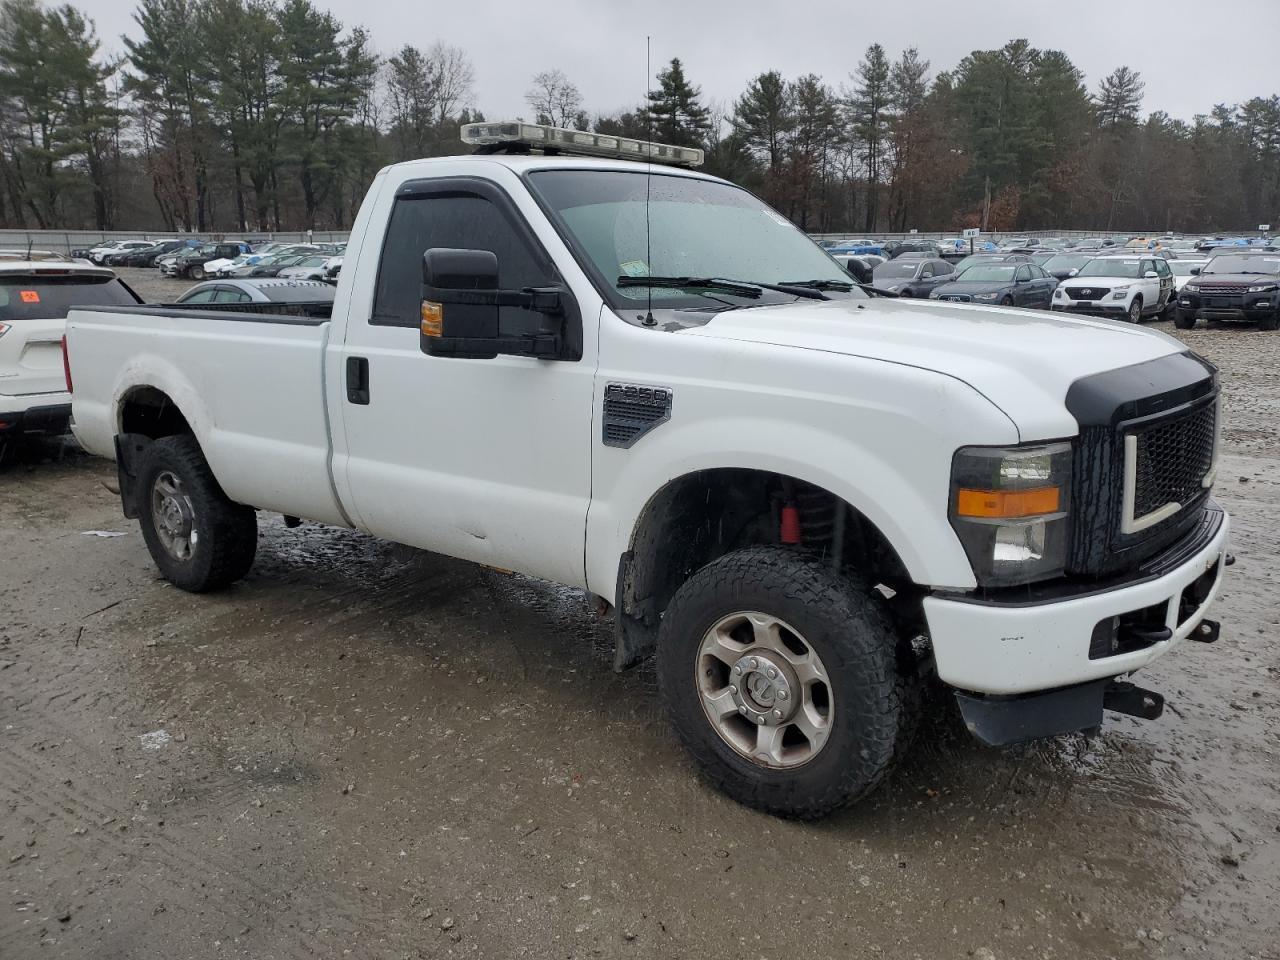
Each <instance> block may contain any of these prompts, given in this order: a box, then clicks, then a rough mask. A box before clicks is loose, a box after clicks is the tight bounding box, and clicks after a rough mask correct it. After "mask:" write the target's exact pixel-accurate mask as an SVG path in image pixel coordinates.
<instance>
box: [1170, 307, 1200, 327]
mask: <svg viewBox="0 0 1280 960" xmlns="http://www.w3.org/2000/svg"><path fill="white" fill-rule="evenodd" d="M1173 325H1174V326H1175V327H1177V328H1178V329H1179V330H1191V329H1192V328H1194V327H1195V325H1196V315H1195V314H1194V313H1190V312H1189V311H1186V310H1179V311H1178V312H1177V313H1175V314H1174V315H1173Z"/></svg>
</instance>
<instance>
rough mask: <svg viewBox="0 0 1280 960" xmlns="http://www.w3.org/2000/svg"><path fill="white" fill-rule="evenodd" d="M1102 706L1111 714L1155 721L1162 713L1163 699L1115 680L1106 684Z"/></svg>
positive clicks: (1148, 691)
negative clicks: (1122, 714) (1121, 714)
mask: <svg viewBox="0 0 1280 960" xmlns="http://www.w3.org/2000/svg"><path fill="white" fill-rule="evenodd" d="M1102 706H1103V707H1104V708H1105V709H1107V710H1110V711H1112V712H1113V713H1124V714H1127V715H1129V716H1131V717H1138V718H1140V719H1142V720H1156V719H1159V717H1160V714H1162V713H1164V697H1162V696H1161V695H1160V694H1158V693H1156V692H1155V691H1154V690H1144V689H1143V688H1142V687H1139V686H1136V685H1135V684H1132V683H1129V682H1128V681H1127V680H1115V681H1113V682H1111V683H1109V684H1107V688H1106V690H1105V691H1103V694H1102Z"/></svg>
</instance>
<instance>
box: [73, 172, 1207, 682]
mask: <svg viewBox="0 0 1280 960" xmlns="http://www.w3.org/2000/svg"><path fill="white" fill-rule="evenodd" d="M551 166H554V167H556V168H571V169H572V168H582V169H595V170H599V169H606V170H607V169H611V168H615V167H616V168H617V169H634V165H631V164H627V163H625V162H621V161H619V162H616V163H615V162H612V161H600V160H587V161H584V160H574V159H571V158H564V157H555V158H523V157H467V158H446V159H439V160H423V161H415V162H411V163H408V164H401V165H398V166H397V167H394V168H389V169H388V170H384V171H382V172H381V173H380V174H379V175H378V177H377V179H376V180H375V181H374V184H373V186H372V188H371V190H370V192H369V195H368V197H367V198H366V200H365V202H364V204H363V205H362V207H361V209H360V212H359V214H358V216H357V219H356V222H355V224H354V227H353V231H352V235H351V241H350V245H349V248H348V249H347V251H346V254H345V267H344V270H343V272H342V275H341V279H340V282H339V287H338V292H337V297H336V300H335V302H334V305H333V314H332V319H331V320H330V322H328V323H327V324H321V325H308V324H290V323H283V322H268V321H267V320H265V319H257V320H255V319H254V318H253V317H240V318H237V319H236V320H234V321H233V320H230V319H227V318H225V317H223V318H220V317H217V316H213V315H209V314H202V313H191V314H189V315H188V314H185V313H184V314H181V315H174V316H166V315H160V314H157V313H151V312H147V313H138V314H128V313H122V312H114V311H112V312H108V311H98V312H93V311H77V312H74V313H73V314H72V315H71V317H70V319H69V320H68V330H69V337H70V355H71V364H72V373H73V377H74V379H75V387H76V390H75V396H74V415H75V432H76V435H77V436H78V437H79V438H80V440H81V442H82V443H83V444H84V445H85V446H86V447H87V448H88V449H89V450H90V451H91V452H94V453H97V454H100V455H103V456H111V455H112V453H113V438H114V437H115V435H116V434H118V433H119V432H121V429H122V422H121V405H122V403H123V402H124V401H125V400H126V399H127V397H128V396H129V394H130V392H131V391H133V390H135V389H137V388H141V387H149V388H153V389H157V390H160V391H163V392H164V393H165V394H166V395H167V396H168V397H170V398H171V399H172V401H173V402H174V403H175V404H176V405H177V406H178V407H179V409H180V410H181V412H182V414H183V415H184V416H185V417H186V419H187V421H188V423H189V424H190V426H191V429H192V431H193V432H194V434H195V436H196V439H197V440H198V441H199V443H200V447H201V449H202V450H203V452H204V454H205V456H206V458H207V459H208V461H209V464H210V466H211V468H212V470H213V473H214V475H215V476H216V478H217V479H218V481H219V483H220V484H221V485H222V487H223V489H224V490H225V491H226V493H227V494H228V495H229V496H230V497H231V498H232V499H233V500H237V501H240V502H242V503H245V504H249V505H252V506H255V507H260V508H264V509H269V510H274V511H279V512H281V513H285V514H290V515H294V516H299V517H303V518H307V519H313V520H319V521H322V522H326V523H334V524H348V523H349V524H350V525H353V526H355V527H358V528H360V529H363V530H366V531H369V532H371V533H373V534H375V535H378V536H381V537H386V538H388V539H392V540H396V541H399V542H403V543H407V544H411V545H413V546H417V547H421V548H424V549H430V550H434V551H437V552H441V553H446V554H450V555H453V556H457V557H461V558H464V559H469V560H475V561H479V562H483V563H489V564H493V565H496V566H500V567H507V568H511V569H515V570H519V571H521V572H524V573H528V574H532V575H536V576H541V577H545V578H548V579H552V580H556V581H558V582H562V583H566V584H570V585H574V586H581V587H585V588H587V589H589V590H591V591H593V592H595V593H597V594H600V595H601V596H604V597H607V598H614V597H615V590H616V586H617V579H618V570H619V560H620V557H621V556H622V554H623V553H625V552H626V551H627V550H628V549H630V547H631V546H632V539H633V537H634V535H635V531H636V528H637V523H638V522H639V519H640V518H641V516H642V515H643V513H644V509H645V506H646V505H647V504H648V503H650V502H651V500H652V499H653V498H654V497H655V495H657V494H658V493H659V492H660V491H662V490H663V488H664V487H665V486H666V485H667V484H669V483H670V482H671V481H673V480H675V479H677V478H679V477H682V476H686V475H689V474H692V473H695V472H698V471H702V470H713V469H721V468H747V469H755V470H763V471H772V472H776V473H779V474H783V475H785V476H788V477H793V478H796V479H798V480H803V481H808V482H810V483H813V484H817V485H819V486H821V487H823V488H825V489H827V490H828V491H830V492H832V493H834V494H836V495H837V496H839V497H841V498H843V499H844V500H846V501H847V502H848V503H850V504H852V505H853V506H854V507H855V508H857V509H858V510H859V511H861V512H862V514H864V515H865V516H866V517H867V518H868V519H869V520H870V521H871V522H872V523H874V524H875V525H876V527H877V528H878V529H879V531H880V532H881V533H882V534H883V535H884V537H885V538H886V539H887V540H888V542H889V544H890V545H891V546H892V547H893V548H894V550H895V551H896V552H897V554H898V556H899V557H900V559H901V560H902V562H903V565H904V566H905V567H906V570H907V573H908V574H909V576H910V578H911V579H912V580H913V581H914V582H915V583H916V584H919V585H921V586H923V587H925V588H933V589H937V588H942V589H944V590H953V591H954V590H968V589H971V588H973V587H974V586H975V585H976V580H975V576H974V572H973V569H972V566H971V564H970V561H969V559H968V557H967V556H966V553H965V551H964V549H963V547H962V545H961V543H960V541H959V539H958V538H957V536H956V534H955V532H954V531H953V529H952V527H951V524H950V521H949V519H948V504H949V484H950V476H951V463H952V458H953V456H954V454H955V451H956V450H957V449H958V448H959V447H962V446H973V445H985V446H1006V445H1012V444H1017V443H1028V442H1033V441H1035V442H1039V441H1049V440H1062V439H1069V438H1071V437H1073V436H1075V435H1076V434H1077V431H1078V426H1077V424H1076V421H1075V420H1074V419H1073V417H1072V416H1071V414H1070V413H1069V412H1068V411H1067V410H1066V408H1065V406H1064V397H1065V395H1066V392H1067V389H1068V388H1069V386H1070V385H1071V384H1072V383H1073V382H1074V381H1075V380H1077V379H1078V378H1080V377H1082V376H1086V375H1089V374H1094V373H1098V372H1101V371H1104V370H1112V369H1117V368H1121V367H1126V366H1131V365H1135V364H1140V363H1142V362H1144V361H1148V360H1152V359H1155V358H1159V357H1163V356H1166V355H1170V354H1174V353H1177V352H1181V351H1182V350H1183V349H1184V348H1183V347H1182V345H1181V344H1179V343H1178V342H1177V341H1175V340H1173V339H1172V338H1169V337H1165V336H1163V335H1160V334H1155V333H1152V332H1150V331H1144V330H1141V329H1138V328H1135V327H1132V326H1126V325H1121V324H1117V323H1113V322H1110V321H1105V320H1093V319H1088V318H1074V317H1073V318H1063V317H1059V316H1051V315H1049V314H1046V313H1039V312H1031V311H1019V310H1005V309H994V308H988V307H983V306H979V305H954V304H942V303H928V302H921V301H917V300H912V301H897V300H891V299H858V300H853V299H851V300H844V301H829V302H815V301H797V302H795V303H788V304H784V305H780V306H759V307H755V308H753V309H743V310H734V311H729V312H725V313H721V314H717V315H715V316H713V317H712V318H711V319H710V320H709V321H708V322H706V323H705V324H704V325H702V326H691V327H686V328H682V329H670V330H667V329H661V328H645V327H641V326H638V325H636V324H634V323H630V322H628V321H627V320H624V319H623V318H622V317H621V316H619V315H618V313H616V312H615V311H614V310H613V309H612V308H611V307H610V306H609V305H608V304H607V303H606V302H605V300H604V299H603V298H602V296H601V294H600V292H598V291H597V289H596V288H595V286H594V285H593V283H592V282H591V280H590V278H589V277H588V275H587V274H586V272H585V271H584V269H583V268H582V266H581V265H580V263H579V262H578V260H577V259H576V258H575V256H574V255H573V253H572V252H571V251H570V250H569V249H568V247H567V246H566V244H565V242H564V241H563V240H562V238H561V237H560V235H559V233H558V232H557V231H556V229H555V227H554V226H553V224H552V223H551V221H550V220H549V219H548V217H547V215H546V214H545V213H544V212H543V211H542V209H541V207H540V206H539V204H538V202H537V201H536V200H535V199H534V198H533V196H532V195H531V194H530V193H529V191H528V189H527V188H526V186H525V184H524V182H523V180H522V179H521V175H522V173H524V172H527V171H528V170H530V169H537V168H539V167H551ZM682 175H687V176H695V177H696V176H699V175H697V174H682ZM459 176H466V177H473V178H480V179H483V180H487V181H489V182H491V183H493V184H496V185H497V186H498V187H499V188H501V189H502V190H503V191H505V192H506V194H507V195H508V196H509V197H510V199H511V200H512V202H513V203H514V205H515V207H516V209H517V210H518V212H519V214H520V216H522V217H523V218H524V219H525V220H526V221H527V223H528V224H529V226H530V228H531V229H532V231H533V233H534V235H535V236H536V238H537V241H538V242H539V243H541V245H542V246H543V248H544V249H545V250H546V252H547V254H548V256H549V257H550V259H551V260H552V261H553V262H554V264H555V265H556V268H557V269H558V271H559V273H560V275H561V278H562V280H563V283H564V285H565V286H567V288H568V289H569V290H570V291H571V292H572V294H573V297H574V299H575V300H576V302H577V304H578V307H579V309H580V314H581V320H582V356H581V359H580V360H577V361H574V362H563V361H550V360H538V359H533V358H531V357H527V356H520V357H517V356H499V357H496V358H493V359H483V360H480V359H476V360H473V359H459V358H452V357H437V356H431V355H427V354H424V353H423V352H422V350H421V348H420V343H419V335H418V331H417V329H415V328H413V327H405V326H382V325H375V324H372V323H370V318H371V313H372V308H373V301H374V292H375V289H376V285H377V278H378V271H379V267H380V257H381V251H382V245H383V240H384V237H385V235H386V231H387V224H388V221H389V216H390V212H391V208H392V205H393V204H394V202H395V192H396V190H397V189H398V188H399V187H400V186H402V185H403V184H404V183H405V182H407V181H409V180H416V179H426V178H432V177H459ZM727 242H731V239H730V241H727ZM351 359H357V360H359V359H367V360H368V361H369V362H370V366H371V368H372V369H373V370H374V371H375V374H376V375H375V376H373V377H372V378H371V383H370V392H371V396H372V397H373V398H374V399H373V400H372V401H371V402H370V403H368V404H364V405H362V404H358V403H352V402H349V400H348V397H347V393H346V387H345V371H346V369H347V361H348V360H351ZM610 383H624V384H625V383H639V384H647V385H654V386H662V387H666V388H668V389H670V390H671V391H672V392H673V406H672V410H673V415H672V417H671V419H670V421H669V422H666V423H664V424H663V425H662V427H661V428H660V429H656V430H654V431H652V432H651V433H649V434H647V435H645V436H644V437H643V439H642V440H641V441H640V442H639V443H638V444H637V445H636V446H634V447H632V448H629V449H622V448H618V447H610V446H605V445H603V444H602V442H601V430H602V410H603V403H604V400H603V397H604V390H605V387H606V386H607V385H608V384H610ZM1225 538H1226V532H1225V527H1224V529H1223V531H1222V533H1221V535H1220V536H1219V537H1218V538H1217V540H1215V542H1214V544H1213V545H1211V547H1210V548H1209V549H1207V550H1206V551H1205V552H1204V554H1203V555H1202V556H1199V557H1197V558H1196V559H1195V562H1194V563H1188V564H1187V565H1186V566H1184V567H1181V568H1179V569H1178V570H1177V571H1174V573H1172V574H1169V575H1168V576H1167V577H1165V578H1164V579H1162V580H1159V581H1155V582H1147V583H1145V584H1143V585H1142V586H1141V587H1137V586H1135V587H1125V588H1121V589H1118V590H1113V591H1110V592H1108V593H1106V594H1105V595H1103V599H1096V598H1087V599H1082V600H1078V601H1069V602H1065V603H1045V604H1041V605H1039V606H1036V607H1029V608H1011V607H990V606H978V605H973V604H967V605H966V604H963V603H959V602H956V601H954V600H948V599H945V598H939V597H936V596H935V597H930V598H928V599H926V600H925V610H926V613H927V617H928V623H929V628H930V632H931V636H932V639H933V642H934V648H935V653H936V657H937V661H938V664H939V668H940V672H941V673H942V677H943V679H944V680H947V681H949V682H952V683H955V684H957V685H959V686H962V687H963V688H965V689H968V690H973V691H979V692H982V691H988V692H991V693H1006V692H1015V691H1019V690H1029V689H1040V688H1044V687H1048V686H1061V685H1063V684H1067V683H1074V682H1078V681H1079V680H1081V679H1087V678H1088V677H1090V676H1093V675H1097V674H1096V671H1097V670H1098V669H1103V670H1105V671H1107V672H1110V671H1111V664H1110V663H1109V662H1108V663H1107V664H1106V665H1105V666H1103V667H1099V666H1097V665H1096V664H1091V663H1090V662H1088V661H1086V662H1085V663H1083V664H1082V663H1080V662H1079V658H1080V652H1079V644H1080V637H1081V633H1080V631H1081V630H1083V631H1084V634H1083V636H1084V637H1085V638H1086V646H1087V637H1088V630H1089V629H1091V627H1092V623H1089V624H1088V627H1087V628H1086V623H1088V620H1089V618H1090V617H1093V618H1094V620H1093V622H1094V623H1096V622H1097V619H1098V618H1099V617H1105V616H1108V615H1110V612H1113V611H1115V610H1132V609H1134V608H1135V607H1140V606H1142V605H1144V604H1150V603H1154V602H1156V601H1157V600H1162V599H1167V598H1168V597H1169V596H1174V597H1176V596H1177V591H1178V590H1179V589H1180V585H1181V584H1184V583H1185V582H1189V580H1190V579H1194V578H1195V576H1198V575H1199V574H1200V573H1202V572H1203V570H1204V565H1205V564H1206V563H1210V562H1212V561H1213V558H1215V557H1220V556H1221V555H1222V552H1223V550H1224V549H1225V546H1224V545H1225ZM1215 551H1216V552H1215ZM1171 591H1172V592H1171ZM1072 604H1074V606H1073V605H1072ZM1175 606H1176V604H1175ZM1206 606H1207V604H1206ZM1202 614H1203V610H1202V611H1201V612H1200V614H1198V615H1197V617H1196V618H1193V619H1192V620H1188V621H1186V623H1185V624H1181V625H1179V633H1181V634H1183V635H1185V632H1186V631H1187V630H1189V629H1191V628H1192V627H1193V626H1194V623H1195V622H1198V619H1199V616H1201V615H1202ZM1176 639H1178V638H1175V640H1174V641H1171V642H1169V643H1166V644H1162V645H1157V646H1155V647H1152V648H1150V649H1149V650H1147V651H1144V652H1143V654H1142V655H1141V656H1137V655H1135V656H1134V657H1133V664H1134V665H1140V664H1141V663H1145V662H1146V661H1147V660H1149V659H1151V658H1153V657H1155V656H1158V655H1160V654H1162V653H1163V652H1165V650H1167V649H1168V648H1169V647H1171V646H1172V645H1173V642H1176ZM1069 646H1070V648H1071V651H1072V652H1070V653H1068V652H1067V650H1068V647H1069ZM1055 651H1059V652H1055ZM1128 662H1129V661H1125V664H1121V665H1120V666H1121V667H1122V668H1123V669H1129V668H1130V667H1129V666H1128V665H1127V664H1128ZM1115 672H1116V673H1119V672H1122V670H1121V669H1117V670H1116V671H1115Z"/></svg>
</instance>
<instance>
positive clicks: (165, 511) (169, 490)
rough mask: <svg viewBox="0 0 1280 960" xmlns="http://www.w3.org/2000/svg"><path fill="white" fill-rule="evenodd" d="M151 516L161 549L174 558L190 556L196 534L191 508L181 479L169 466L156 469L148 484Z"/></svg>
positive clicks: (194, 515) (189, 498) (182, 558)
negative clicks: (151, 481) (153, 479)
mask: <svg viewBox="0 0 1280 960" xmlns="http://www.w3.org/2000/svg"><path fill="white" fill-rule="evenodd" d="M151 517H152V520H153V521H154V522H155V529H156V536H158V537H159V538H160V544H161V546H163V547H164V549H165V552H166V553H168V554H169V556H171V557H173V559H175V560H183V561H185V560H190V559H191V555H192V554H193V553H195V550H196V544H197V543H198V541H199V538H200V535H199V533H198V532H197V531H196V513H195V508H194V507H193V506H192V505H191V497H189V496H188V495H187V492H186V490H185V489H184V488H183V486H182V481H181V480H180V479H178V477H177V475H176V474H174V473H173V472H172V471H170V470H162V471H161V472H160V473H158V474H157V475H156V480H155V483H153V484H152V485H151Z"/></svg>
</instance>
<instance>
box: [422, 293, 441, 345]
mask: <svg viewBox="0 0 1280 960" xmlns="http://www.w3.org/2000/svg"><path fill="white" fill-rule="evenodd" d="M421 329H422V335H423V336H424V337H439V336H442V335H443V334H444V306H443V305H442V304H439V303H436V302H435V301H434V300H423V301H422V328H421Z"/></svg>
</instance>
